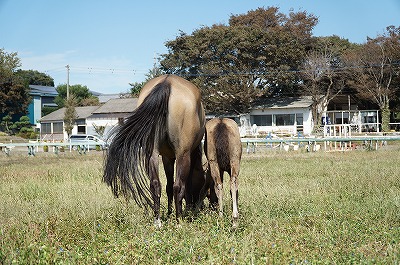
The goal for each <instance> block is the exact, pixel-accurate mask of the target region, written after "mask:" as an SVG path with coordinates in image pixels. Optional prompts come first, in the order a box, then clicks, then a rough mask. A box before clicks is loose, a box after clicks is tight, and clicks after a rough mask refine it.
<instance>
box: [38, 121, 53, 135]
mask: <svg viewBox="0 0 400 265" xmlns="http://www.w3.org/2000/svg"><path fill="white" fill-rule="evenodd" d="M40 129H41V131H42V133H51V123H42V124H41V125H40Z"/></svg>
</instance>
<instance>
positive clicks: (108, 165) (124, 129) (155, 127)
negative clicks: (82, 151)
mask: <svg viewBox="0 0 400 265" xmlns="http://www.w3.org/2000/svg"><path fill="white" fill-rule="evenodd" d="M170 92H171V84H170V83H169V82H168V81H167V80H166V79H165V80H164V81H163V82H161V83H159V84H157V85H156V86H155V87H154V88H153V90H152V91H151V92H150V94H149V95H148V96H147V97H146V98H145V100H144V101H143V102H142V104H141V105H140V106H139V107H138V108H137V109H136V110H135V111H134V113H133V114H132V116H130V117H129V118H128V119H127V120H126V121H125V123H124V124H123V125H121V126H120V127H119V128H118V129H117V131H116V132H115V135H114V138H113V140H112V142H111V144H110V146H109V149H108V151H107V156H106V159H105V165H104V175H103V181H104V182H106V183H107V184H108V185H109V186H111V189H112V191H113V193H114V195H115V196H118V195H119V194H120V193H122V194H123V195H124V196H125V197H126V198H128V199H129V198H133V199H134V200H135V202H136V203H137V204H138V205H139V206H144V207H146V206H151V207H153V201H152V199H151V198H152V196H151V191H150V185H149V183H150V181H149V180H150V176H149V172H150V165H149V164H150V163H149V161H150V158H151V155H152V153H153V149H154V147H155V148H158V146H157V145H158V142H159V139H161V138H163V137H165V135H166V126H167V115H168V101H169V96H170ZM155 145H156V146H155Z"/></svg>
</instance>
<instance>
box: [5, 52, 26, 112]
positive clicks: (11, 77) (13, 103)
mask: <svg viewBox="0 0 400 265" xmlns="http://www.w3.org/2000/svg"><path fill="white" fill-rule="evenodd" d="M20 66H21V62H20V59H19V58H18V57H17V53H16V52H11V53H8V52H6V51H4V49H2V48H0V118H2V117H3V116H6V115H10V116H13V115H15V114H19V115H20V114H25V113H26V111H27V108H28V105H29V102H30V97H29V94H28V88H27V86H25V85H24V81H23V79H22V78H21V77H19V76H17V75H15V74H14V73H15V71H16V70H17V69H18V67H20Z"/></svg>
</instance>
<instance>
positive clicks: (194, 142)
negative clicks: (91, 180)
mask: <svg viewBox="0 0 400 265" xmlns="http://www.w3.org/2000/svg"><path fill="white" fill-rule="evenodd" d="M204 124H205V118H204V109H203V106H202V103H201V95H200V91H199V89H198V88H197V87H196V86H195V85H193V84H192V83H190V82H189V81H187V80H185V79H183V78H181V77H178V76H175V75H164V76H160V77H157V78H154V79H152V80H150V81H149V82H148V83H146V84H145V85H144V86H143V88H142V90H141V92H140V95H139V98H138V107H137V108H136V110H135V111H134V112H133V114H132V115H131V116H130V117H129V118H127V119H126V121H125V122H124V123H123V124H122V125H121V126H120V127H119V129H118V130H117V132H116V133H115V135H114V136H113V140H112V142H111V144H110V146H109V149H108V152H107V156H106V159H105V166H104V175H103V180H104V181H105V182H106V183H107V184H108V185H109V186H111V189H112V191H113V193H114V195H115V196H118V195H119V194H120V193H122V194H123V195H124V196H125V197H127V198H133V199H134V200H135V202H136V203H137V204H138V205H139V206H144V207H145V208H147V206H151V207H152V209H153V211H154V218H155V219H154V223H155V225H158V226H160V225H161V221H160V197H161V184H160V179H159V170H158V166H159V155H161V156H162V162H163V165H164V170H165V174H166V177H167V188H166V189H167V196H168V214H170V213H171V212H172V202H173V199H175V210H176V218H177V219H178V218H179V217H180V216H181V214H182V199H183V198H184V197H185V195H186V194H188V193H190V190H189V188H190V187H187V185H186V184H187V182H188V180H189V182H191V181H190V180H191V176H190V175H191V174H194V173H196V172H197V173H201V174H204V173H203V172H202V170H195V165H196V164H200V166H201V163H193V161H199V160H200V161H201V149H200V148H201V140H202V138H203V135H204ZM175 162H176V177H175V180H174V165H175ZM148 181H149V182H150V185H148Z"/></svg>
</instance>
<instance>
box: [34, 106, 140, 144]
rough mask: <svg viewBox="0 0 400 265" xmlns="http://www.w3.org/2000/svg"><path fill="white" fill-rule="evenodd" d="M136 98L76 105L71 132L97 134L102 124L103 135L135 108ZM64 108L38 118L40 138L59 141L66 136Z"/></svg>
mask: <svg viewBox="0 0 400 265" xmlns="http://www.w3.org/2000/svg"><path fill="white" fill-rule="evenodd" d="M136 106H137V98H120V99H110V100H109V101H107V102H106V103H105V104H104V105H101V106H86V107H76V108H75V110H76V114H77V117H76V120H75V126H74V128H73V129H72V134H93V135H98V133H97V131H96V130H97V128H100V127H102V126H104V129H105V130H104V135H107V133H108V132H109V131H110V130H111V129H112V128H113V127H114V126H115V125H116V124H118V123H119V122H122V121H123V120H124V119H125V118H127V117H128V116H129V115H130V114H131V113H132V112H133V111H134V110H135V108H136ZM64 113H65V108H61V109H58V110H56V111H54V112H52V113H50V114H48V115H46V116H44V117H42V118H41V120H40V139H42V140H48V141H61V140H66V139H67V138H68V135H67V133H66V132H65V130H64Z"/></svg>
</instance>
